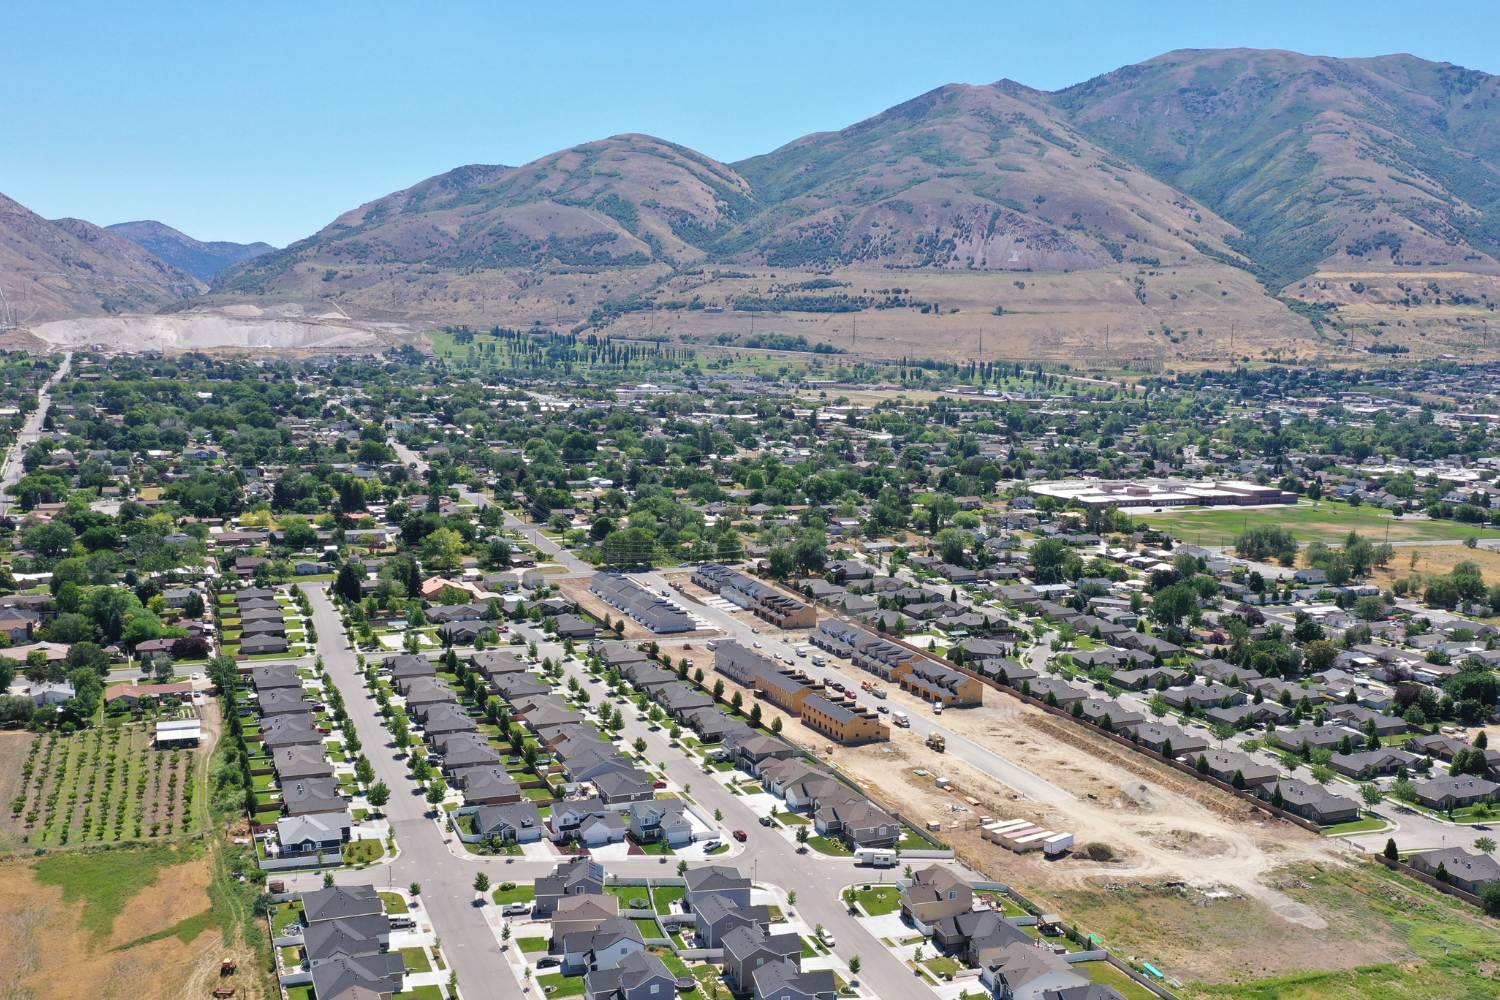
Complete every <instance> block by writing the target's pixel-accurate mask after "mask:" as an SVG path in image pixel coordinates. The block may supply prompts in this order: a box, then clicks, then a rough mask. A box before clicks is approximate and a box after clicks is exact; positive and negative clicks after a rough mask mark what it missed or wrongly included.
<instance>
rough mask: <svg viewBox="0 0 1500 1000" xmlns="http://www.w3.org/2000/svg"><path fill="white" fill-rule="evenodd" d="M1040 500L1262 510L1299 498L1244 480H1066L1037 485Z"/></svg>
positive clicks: (1033, 488)
mask: <svg viewBox="0 0 1500 1000" xmlns="http://www.w3.org/2000/svg"><path fill="white" fill-rule="evenodd" d="M1031 491H1032V492H1033V493H1035V494H1037V495H1038V496H1048V497H1055V498H1056V499H1058V500H1061V501H1063V502H1064V503H1067V502H1068V501H1069V500H1077V501H1078V502H1079V503H1081V504H1082V505H1083V506H1085V507H1094V508H1103V507H1186V506H1189V505H1199V506H1204V507H1221V506H1231V507H1262V506H1266V505H1268V504H1294V503H1296V502H1297V494H1295V493H1288V492H1286V491H1285V490H1283V489H1281V488H1280V487H1277V486H1261V485H1259V484H1258V483H1247V482H1243V481H1241V480H1207V479H1204V480H1197V479H1141V480H1128V481H1124V482H1105V481H1102V480H1083V479H1065V480H1060V481H1058V482H1052V483H1034V484H1032V486H1031Z"/></svg>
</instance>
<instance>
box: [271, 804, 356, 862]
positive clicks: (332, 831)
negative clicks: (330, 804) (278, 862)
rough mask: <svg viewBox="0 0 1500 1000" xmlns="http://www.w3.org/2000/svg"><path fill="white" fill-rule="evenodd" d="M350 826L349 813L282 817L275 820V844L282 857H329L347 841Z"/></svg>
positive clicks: (352, 819)
mask: <svg viewBox="0 0 1500 1000" xmlns="http://www.w3.org/2000/svg"><path fill="white" fill-rule="evenodd" d="M353 826H354V816H353V815H352V814H351V813H349V812H336V813H308V814H306V815H301V816H283V817H281V818H280V819H278V820H277V821H276V842H277V843H278V844H280V845H281V856H282V857H292V856H298V857H311V856H314V855H316V854H318V853H320V852H326V853H328V854H333V853H335V852H337V851H339V850H340V849H341V848H342V845H343V844H345V843H346V842H347V841H348V840H349V837H350V833H349V831H350V829H351V828H352V827H353Z"/></svg>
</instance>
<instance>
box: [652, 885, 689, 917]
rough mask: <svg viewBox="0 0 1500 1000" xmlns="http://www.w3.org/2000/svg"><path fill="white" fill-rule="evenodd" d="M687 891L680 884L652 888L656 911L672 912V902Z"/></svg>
mask: <svg viewBox="0 0 1500 1000" xmlns="http://www.w3.org/2000/svg"><path fill="white" fill-rule="evenodd" d="M686 893H687V890H686V889H684V888H683V887H682V886H680V885H667V886H658V887H657V888H655V889H653V890H651V898H652V899H653V900H654V901H655V902H656V912H657V913H671V912H672V904H673V903H675V902H676V901H677V900H679V899H681V898H682V897H683V896H684V895H686Z"/></svg>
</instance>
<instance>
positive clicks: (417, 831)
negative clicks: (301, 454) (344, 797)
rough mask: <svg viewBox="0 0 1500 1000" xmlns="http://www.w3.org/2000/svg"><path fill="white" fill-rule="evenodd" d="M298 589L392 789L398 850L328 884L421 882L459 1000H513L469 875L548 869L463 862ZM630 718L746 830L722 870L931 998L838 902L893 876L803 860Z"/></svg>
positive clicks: (512, 985)
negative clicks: (789, 904) (784, 901)
mask: <svg viewBox="0 0 1500 1000" xmlns="http://www.w3.org/2000/svg"><path fill="white" fill-rule="evenodd" d="M304 589H305V590H306V591H307V592H308V594H309V595H310V597H311V600H312V604H313V621H314V623H315V625H316V626H317V629H318V635H319V637H320V638H319V642H318V644H317V651H318V652H319V653H320V654H322V656H323V661H324V667H325V669H326V670H327V672H328V676H329V678H330V679H331V680H332V681H333V683H335V684H336V685H338V687H339V690H340V691H341V692H343V694H344V698H345V703H346V706H347V708H348V711H349V714H350V716H351V718H352V719H353V720H354V724H355V726H356V728H357V730H358V732H359V735H360V739H361V740H362V741H363V743H364V753H365V756H367V757H368V758H369V759H370V762H371V763H372V764H373V765H374V767H375V773H376V775H377V777H378V778H379V779H380V780H383V781H384V782H385V783H386V784H387V785H389V786H390V788H391V790H392V796H391V801H390V803H389V805H387V807H386V810H385V811H386V815H387V817H388V819H389V821H390V823H391V828H392V830H393V832H394V833H395V835H396V838H397V844H398V847H399V851H400V854H399V857H398V858H397V859H396V860H395V861H394V862H388V863H385V864H381V865H375V866H372V867H370V868H367V869H364V870H359V871H355V870H340V871H338V872H337V873H336V875H335V880H336V881H337V882H338V883H340V884H344V885H351V884H370V883H373V884H374V885H376V887H377V888H380V887H384V886H386V885H393V886H406V885H407V884H408V883H411V882H420V883H421V884H422V893H421V904H422V909H424V910H425V911H426V912H427V915H428V918H429V919H430V921H431V922H432V925H433V928H434V930H435V932H436V933H437V935H438V936H439V937H440V938H441V939H442V942H443V952H444V954H445V955H446V956H447V958H448V960H449V963H450V965H451V966H452V968H454V969H455V970H456V971H457V972H458V978H459V986H460V989H461V990H462V992H463V995H464V997H465V998H466V1000H521V998H522V997H523V996H525V994H523V993H522V990H521V987H520V984H519V983H517V982H516V980H515V977H514V975H513V974H512V973H511V972H510V970H509V968H508V966H507V963H506V962H505V959H504V957H503V956H502V955H501V952H500V948H499V946H498V943H497V942H496V940H495V935H494V933H493V932H492V930H491V928H490V925H489V923H488V922H487V920H488V918H489V917H491V916H493V915H494V910H495V909H496V908H495V907H494V906H493V905H488V906H484V907H477V906H475V905H473V901H474V895H475V894H474V890H473V881H474V876H475V874H477V873H478V872H479V871H481V870H483V871H486V872H488V873H489V875H490V879H491V882H492V883H496V884H498V883H499V882H501V881H504V880H507V879H509V880H512V881H523V882H524V881H530V880H532V879H535V878H537V877H540V876H542V875H546V874H549V873H550V872H551V870H552V867H553V864H554V862H553V861H540V860H532V859H527V858H514V859H511V860H510V861H509V862H507V861H506V860H505V859H502V858H481V857H477V856H474V855H469V854H467V853H465V852H464V851H463V848H462V847H461V846H460V845H458V844H457V843H456V842H455V843H452V844H450V843H448V842H447V835H446V834H445V833H444V831H443V830H442V829H441V828H440V827H439V826H438V825H437V824H436V823H435V822H434V821H433V820H432V819H430V818H429V817H428V815H427V808H428V807H427V803H426V801H425V799H424V798H423V797H422V796H421V795H420V790H419V789H418V787H417V785H416V784H415V782H413V781H412V780H411V779H410V778H409V777H408V775H407V771H406V767H405V764H404V762H403V761H401V760H398V759H397V756H396V753H397V752H396V748H395V747H394V746H393V745H391V744H390V743H389V741H388V733H387V731H386V730H385V728H384V726H383V724H382V722H381V720H380V717H379V714H378V706H377V705H376V704H375V701H374V698H373V697H372V696H370V695H369V694H368V693H367V692H366V690H365V687H364V681H363V678H362V677H361V676H360V675H359V673H358V663H357V660H356V658H355V656H356V654H355V652H354V651H353V650H352V649H349V648H348V647H347V646H346V642H347V640H346V639H345V637H344V632H343V626H342V624H341V622H340V621H339V618H338V615H337V613H336V612H335V610H334V608H333V605H332V603H331V602H330V600H329V598H328V596H327V594H326V592H325V591H324V590H323V588H321V587H310V586H309V587H305V588H304ZM523 634H525V633H524V632H523ZM539 654H540V655H544V656H546V655H551V656H554V657H559V658H560V657H561V655H562V648H561V646H559V645H555V644H550V643H539ZM569 671H570V672H572V673H574V674H575V675H576V676H579V677H580V681H581V683H588V684H589V689H590V691H591V692H595V703H597V699H598V696H599V695H598V692H602V690H603V688H602V685H600V684H594V683H591V682H589V681H587V680H585V679H584V675H583V674H582V673H581V672H579V670H578V664H577V663H576V662H574V663H570V664H569ZM626 715H627V719H628V721H627V722H626V725H625V728H624V730H623V731H622V733H621V737H622V739H623V740H624V741H625V742H626V743H634V741H635V740H636V738H637V737H643V738H644V739H645V740H646V743H647V756H648V757H649V758H650V759H651V760H653V761H657V762H659V763H661V764H662V765H664V770H665V771H666V773H667V775H668V777H669V778H671V779H672V780H673V781H674V782H677V783H678V784H680V785H683V786H687V785H691V786H692V788H693V791H692V797H693V799H694V800H695V801H696V802H697V803H698V804H699V805H701V806H702V807H703V808H704V809H706V810H708V811H709V812H710V814H712V812H713V811H714V810H719V811H721V812H722V813H723V815H724V821H723V826H724V828H725V829H726V830H736V829H743V830H746V831H747V832H748V834H749V839H748V841H747V842H746V844H744V845H743V847H740V846H739V845H736V847H737V849H738V851H739V853H738V854H735V855H733V856H732V857H730V858H728V859H727V860H726V862H725V863H727V864H730V865H733V866H734V867H736V868H739V869H740V870H741V871H743V872H746V873H749V874H752V875H753V876H754V877H755V878H756V879H757V880H758V881H760V882H763V883H771V884H774V885H778V886H781V887H783V888H784V889H795V890H796V891H797V893H798V899H797V906H796V908H795V909H796V911H797V914H798V916H800V917H801V918H802V919H803V920H804V921H805V922H806V923H807V924H808V925H809V926H814V925H816V924H820V923H821V924H823V925H824V926H825V927H827V928H829V929H830V930H831V931H833V933H834V934H835V936H836V939H837V941H838V944H837V947H836V948H835V951H836V953H837V954H838V955H839V956H840V957H841V958H843V959H844V960H845V961H847V960H848V959H849V958H850V957H852V956H854V955H859V956H860V957H861V959H862V961H863V963H864V965H863V969H862V971H861V974H860V975H861V979H862V980H863V981H865V982H866V983H867V984H868V983H878V984H880V985H879V986H877V987H875V989H876V992H877V993H878V994H879V996H880V997H882V998H883V1000H933V993H932V991H931V990H930V989H928V988H927V987H926V986H925V985H924V984H923V983H922V981H921V980H920V979H918V978H917V977H915V976H913V975H912V974H911V970H909V969H907V968H906V967H905V966H904V965H902V964H901V963H900V962H899V961H897V960H896V959H895V958H894V957H893V956H892V955H891V954H890V953H889V952H888V951H886V949H885V948H884V947H883V946H882V945H881V944H880V942H879V941H877V940H876V939H875V938H874V937H873V936H871V935H870V934H869V932H868V931H866V930H865V929H864V927H863V926H862V925H861V924H859V923H858V921H857V920H855V918H854V917H853V916H851V915H850V914H849V913H848V912H847V911H846V910H845V908H844V906H843V902H842V900H841V899H840V898H839V894H840V892H841V891H842V890H843V888H844V886H846V885H849V884H852V883H855V882H860V883H863V882H875V881H880V880H881V878H882V875H883V876H884V877H885V878H886V879H887V880H890V879H893V878H894V877H895V876H896V874H897V873H898V871H899V870H896V871H890V870H882V871H876V870H873V869H870V868H864V867H856V866H855V865H854V863H853V861H852V859H836V858H826V857H823V856H820V855H816V854H799V853H798V852H797V850H796V845H795V843H793V842H792V841H791V840H789V839H788V838H787V837H786V836H784V835H783V834H781V833H779V832H777V831H774V830H770V829H766V828H764V827H761V826H760V825H759V823H758V819H757V817H756V815H755V814H754V813H753V812H752V811H751V809H750V808H749V807H748V806H746V805H745V803H744V801H743V800H742V799H741V798H740V797H739V796H736V795H734V794H733V793H731V792H730V791H729V790H728V789H726V788H725V787H724V786H723V785H721V784H719V783H718V782H716V781H714V780H712V778H710V777H709V776H708V775H706V774H704V773H703V771H702V770H701V769H700V768H699V767H698V766H697V765H696V764H694V763H693V762H692V761H690V760H689V759H688V758H687V757H686V756H685V755H683V754H682V753H681V752H680V751H677V750H675V749H672V748H670V747H668V746H667V743H668V737H667V734H666V732H665V731H663V730H655V729H652V728H651V727H650V726H649V724H646V723H641V722H637V721H636V720H635V718H634V713H633V712H629V711H627V713H626ZM695 779H696V780H695ZM605 867H606V868H607V869H608V870H609V871H610V872H611V873H612V874H615V875H621V876H626V877H643V878H644V877H663V876H669V875H674V874H675V865H671V864H670V863H669V864H667V865H663V864H661V863H660V862H659V861H658V859H657V858H655V857H649V858H643V857H636V858H627V859H618V860H609V861H606V862H605ZM288 885H289V888H293V889H297V890H306V889H314V888H318V887H320V886H321V885H322V875H321V874H320V873H301V874H298V875H295V876H291V877H290V878H289V879H288Z"/></svg>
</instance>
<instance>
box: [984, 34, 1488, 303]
mask: <svg viewBox="0 0 1500 1000" xmlns="http://www.w3.org/2000/svg"><path fill="white" fill-rule="evenodd" d="M1002 86H1004V87H1006V88H1007V89H1009V90H1011V91H1012V92H1014V93H1016V94H1017V95H1018V96H1020V97H1022V98H1024V99H1026V100H1028V101H1030V102H1031V103H1033V104H1035V105H1037V106H1039V107H1051V108H1056V109H1059V110H1061V111H1063V112H1064V113H1065V114H1066V115H1067V116H1068V120H1069V121H1071V123H1072V124H1073V125H1074V126H1075V127H1076V128H1077V129H1078V130H1079V131H1080V132H1082V133H1084V134H1086V135H1088V136H1090V137H1091V138H1093V139H1094V140H1095V141H1097V142H1099V143H1101V144H1103V145H1105V146H1107V147H1109V148H1111V149H1113V150H1115V151H1116V152H1117V153H1118V154H1119V155H1120V156H1122V157H1124V158H1126V159H1128V160H1129V161H1130V162H1132V163H1135V164H1138V165H1139V166H1140V167H1142V168H1143V169H1144V170H1146V171H1149V172H1150V173H1152V174H1153V175H1154V176H1156V177H1157V178H1159V179H1161V180H1162V181H1165V182H1167V183H1169V184H1172V185H1174V186H1175V187H1177V188H1180V189H1181V190H1183V191H1184V192H1187V193H1188V194H1190V195H1192V196H1194V197H1197V198H1199V199H1201V200H1202V201H1203V202H1204V203H1205V204H1207V205H1208V206H1209V207H1211V208H1213V209H1214V210H1215V211H1216V212H1218V213H1219V214H1220V215H1222V216H1224V217H1225V218H1226V219H1228V220H1229V221H1230V222H1232V223H1234V224H1235V225H1236V226H1238V227H1239V228H1240V229H1242V230H1243V231H1244V234H1245V235H1244V236H1243V237H1242V238H1231V241H1230V242H1231V243H1232V244H1233V245H1234V246H1235V248H1236V249H1237V250H1239V251H1240V252H1241V253H1242V254H1244V255H1245V256H1246V257H1248V258H1250V259H1251V260H1252V261H1253V262H1254V267H1255V270H1256V273H1257V274H1258V275H1259V276H1260V277H1262V278H1263V279H1264V280H1265V281H1266V282H1267V283H1268V284H1270V285H1271V286H1272V287H1279V286H1282V285H1285V284H1287V283H1288V282H1291V281H1293V280H1294V279H1299V278H1301V277H1304V276H1306V275H1307V274H1309V273H1311V272H1312V271H1314V270H1316V269H1317V268H1319V267H1332V268H1347V267H1349V266H1350V265H1351V264H1355V263H1359V264H1362V265H1380V266H1384V267H1390V268H1397V269H1399V268H1402V267H1416V266H1428V267H1431V266H1441V267H1445V268H1458V269H1462V270H1468V271H1474V272H1477V273H1485V274H1500V263H1497V262H1496V259H1495V257H1494V256H1493V254H1495V253H1500V170H1497V164H1500V158H1497V153H1500V100H1496V98H1497V97H1500V78H1497V77H1492V76H1489V75H1487V74H1484V73H1479V72H1476V71H1473V70H1466V69H1463V68H1462V67H1458V66H1453V65H1451V64H1446V63H1431V62H1427V61H1425V60H1420V59H1416V58H1414V57H1412V56H1381V57H1378V58H1374V59H1333V58H1328V57H1323V56H1306V55H1301V54H1298V53H1295V52H1283V51H1275V50H1272V51H1261V50H1253V49H1223V50H1182V51H1177V52H1169V53H1167V54H1166V55H1163V56H1159V57H1157V58H1155V59H1151V60H1148V61H1146V62H1143V63H1138V64H1136V65H1133V66H1126V67H1124V68H1123V69H1119V70H1115V71H1114V72H1112V73H1106V74H1104V75H1103V76H1100V77H1096V78H1095V79H1093V80H1089V81H1087V82H1086V83H1081V84H1078V85H1077V86H1074V87H1069V88H1067V89H1065V90H1062V91H1058V92H1057V93H1055V94H1044V93H1040V92H1037V91H1030V90H1028V89H1027V88H1024V87H1021V86H1020V85H1017V84H1011V83H1003V84H1002Z"/></svg>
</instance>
